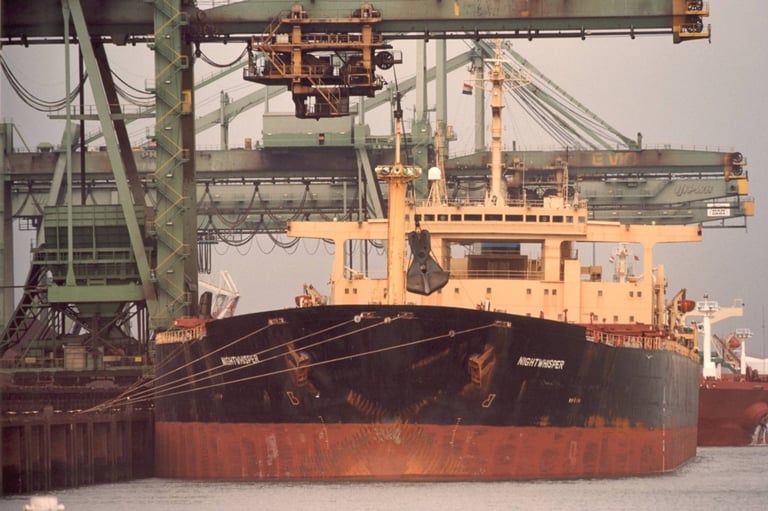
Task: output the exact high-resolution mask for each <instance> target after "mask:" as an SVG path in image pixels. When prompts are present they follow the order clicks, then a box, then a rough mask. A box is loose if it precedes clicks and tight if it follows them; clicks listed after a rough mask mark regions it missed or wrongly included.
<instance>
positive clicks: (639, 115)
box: [0, 0, 768, 357]
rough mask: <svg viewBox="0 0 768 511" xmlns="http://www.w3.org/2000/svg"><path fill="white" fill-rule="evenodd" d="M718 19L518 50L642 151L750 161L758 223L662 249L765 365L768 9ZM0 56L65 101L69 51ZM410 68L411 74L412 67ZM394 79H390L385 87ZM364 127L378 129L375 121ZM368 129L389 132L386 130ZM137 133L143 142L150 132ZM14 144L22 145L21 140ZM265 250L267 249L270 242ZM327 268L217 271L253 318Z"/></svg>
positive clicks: (454, 118) (727, 4)
mask: <svg viewBox="0 0 768 511" xmlns="http://www.w3.org/2000/svg"><path fill="white" fill-rule="evenodd" d="M710 10H711V15H710V17H709V18H708V19H707V22H708V23H710V24H711V25H712V42H711V44H710V43H708V42H706V41H693V42H686V43H683V44H678V45H675V44H673V43H672V38H671V36H654V37H640V38H637V39H634V40H631V39H630V38H628V37H623V38H618V37H617V38H592V39H590V38H588V39H587V40H586V41H581V40H578V39H563V40H534V41H527V40H520V41H513V46H514V49H515V50H516V51H517V52H519V53H521V54H522V55H523V56H524V57H525V58H526V59H527V60H529V61H530V62H532V63H533V64H534V65H535V66H536V67H537V68H539V70H541V71H542V72H543V73H544V74H546V75H547V76H549V77H550V78H551V79H553V80H554V81H555V82H556V83H557V84H558V85H559V86H560V87H562V88H564V89H565V90H567V91H568V92H569V93H570V94H571V95H572V96H574V97H575V98H576V99H578V100H579V101H580V102H581V103H583V104H585V105H586V106H587V107H588V108H590V109H591V110H592V111H594V112H595V113H596V114H598V115H599V116H600V117H602V118H603V119H604V120H606V121H607V122H608V123H610V124H611V125H613V126H614V127H615V128H617V129H618V130H619V131H621V132H622V133H624V134H626V135H628V136H632V137H634V135H635V134H636V133H637V132H642V133H643V137H644V138H643V140H644V144H645V145H648V146H654V145H666V144H669V145H671V146H672V147H689V148H693V147H698V148H705V147H706V148H709V149H713V148H720V149H723V150H730V149H734V150H738V151H740V152H742V153H743V154H744V155H745V156H746V158H747V162H748V165H747V170H748V172H749V177H750V195H752V196H754V197H755V199H756V213H755V217H753V218H751V219H750V220H749V222H748V228H747V230H746V231H745V230H744V229H708V230H705V233H704V242H703V243H700V244H689V245H679V246H661V247H658V248H657V249H656V261H657V262H662V263H664V264H665V266H666V268H667V276H668V279H669V284H670V285H669V290H668V291H669V292H670V293H673V292H674V291H676V290H677V289H679V288H681V287H685V288H687V289H688V296H689V298H693V299H701V297H702V296H703V294H704V293H707V292H708V293H709V294H710V296H711V297H712V298H713V299H715V300H718V301H719V302H720V304H721V305H729V304H730V303H731V301H732V300H733V299H735V298H742V299H743V300H744V302H745V304H746V308H745V310H744V317H743V318H741V319H737V320H729V321H727V322H723V323H720V324H717V325H715V327H714V329H713V330H714V332H715V333H718V334H725V333H727V332H729V331H731V330H733V329H735V328H741V327H746V328H750V329H751V330H752V331H753V332H754V334H755V335H754V337H753V339H752V341H750V344H748V349H747V351H748V353H750V354H751V355H755V356H761V357H764V356H765V354H766V351H768V346H767V344H768V341H766V333H765V325H764V323H765V315H766V314H768V310H767V309H768V299H766V288H768V271H767V269H766V261H767V260H768V258H767V257H766V252H768V241H766V240H768V222H767V221H766V219H767V218H768V209H767V207H766V204H768V177H767V176H766V173H765V171H764V168H765V167H766V165H768V143H766V136H768V102H767V101H766V100H765V98H764V95H765V92H766V86H765V80H766V74H767V73H768V72H767V71H766V66H767V65H768V49H767V47H766V45H765V42H764V41H761V40H759V39H758V37H759V34H761V33H762V30H761V29H762V28H763V25H764V23H765V20H766V19H768V2H765V1H764V0H742V1H739V2H732V1H725V0H711V2H710ZM407 44H413V43H407ZM204 50H205V51H206V52H210V54H211V55H215V56H219V57H220V59H219V60H221V61H226V60H231V58H233V57H234V56H236V55H237V54H238V53H239V51H240V48H235V47H234V46H233V45H229V46H228V47H220V48H211V49H208V48H204ZM2 51H3V54H4V56H5V58H6V59H7V60H8V61H9V62H10V64H11V66H12V68H13V69H14V71H15V72H16V73H17V75H18V77H19V79H20V80H21V81H22V82H23V83H24V84H25V85H26V86H27V87H28V88H29V89H31V90H32V91H33V92H35V93H36V94H37V95H38V96H41V97H44V98H48V99H58V98H60V97H62V96H63V95H64V77H63V67H62V60H63V49H62V48H61V47H59V46H47V47H37V48H35V47H32V48H19V47H4V48H3V49H2ZM108 51H109V53H110V55H111V56H112V59H111V64H112V66H113V69H114V70H115V71H116V72H117V73H118V74H119V75H120V76H121V77H123V78H125V79H127V80H129V81H130V82H131V83H132V84H133V85H135V86H141V85H142V84H143V83H144V80H145V79H147V78H150V77H151V73H152V69H153V63H152V54H151V52H150V51H149V50H148V49H147V48H146V46H136V47H126V48H110V49H109V50H108ZM429 51H430V52H431V51H432V50H429ZM449 53H450V52H449ZM405 58H406V61H407V60H408V59H409V58H413V57H412V52H406V55H405ZM73 62H74V53H73ZM403 68H404V69H407V62H406V63H404V65H403ZM208 73H210V68H207V67H206V66H204V65H203V64H202V63H199V64H198V65H197V67H196V75H197V76H198V77H201V76H203V75H206V74H208ZM460 74H461V73H460ZM408 76H410V73H408V72H407V70H403V71H398V78H399V79H403V78H406V77H408ZM391 77H392V75H391V71H390V74H389V75H388V76H387V78H388V79H390V78H391ZM458 80H459V81H460V80H461V77H459V78H458ZM253 87H254V85H253V84H251V83H249V82H243V81H242V80H241V79H240V77H239V75H238V74H237V73H235V75H233V76H232V77H231V79H230V80H228V81H227V89H228V91H229V93H230V96H232V97H233V98H237V97H240V96H243V95H245V94H247V93H248V92H250V91H251V90H253ZM219 88H221V86H213V87H209V88H208V89H206V90H204V91H202V92H200V93H199V94H198V97H197V103H198V107H199V110H198V115H201V114H203V113H206V112H207V111H210V110H211V109H213V108H215V107H216V105H217V101H218V92H219ZM455 93H456V96H457V97H456V98H451V99H449V120H448V122H449V124H454V125H455V126H456V127H457V129H459V134H460V136H461V137H462V138H461V139H460V140H459V141H458V142H457V143H456V144H455V145H454V148H453V149H454V150H461V149H462V148H463V147H465V146H466V149H467V150H469V149H470V148H471V147H472V139H471V133H470V132H469V131H468V130H467V129H466V128H461V120H462V119H463V118H464V116H465V114H466V112H465V111H464V110H463V108H464V106H463V105H464V104H463V103H462V102H461V99H460V98H461V95H460V90H459V87H458V86H457V87H456V91H455ZM1 99H2V101H1V102H0V117H2V118H6V119H7V118H13V120H14V121H15V122H16V123H17V124H18V125H19V129H20V130H21V133H22V135H23V137H24V139H25V140H26V142H27V143H28V144H29V145H30V147H33V146H35V145H37V143H39V142H43V141H45V142H53V143H58V142H59V141H60V139H61V129H62V128H61V123H57V122H53V121H49V120H47V119H46V118H45V116H42V115H39V114H37V113H35V112H33V111H31V110H29V109H28V108H26V107H25V106H24V105H23V104H21V102H20V100H18V98H16V97H15V96H14V95H13V93H12V91H10V90H9V87H8V84H7V83H6V82H5V80H4V79H3V82H2V96H1ZM404 107H405V108H410V107H411V103H407V102H406V104H405V105H404ZM271 109H272V111H277V110H283V111H286V110H289V109H291V104H290V102H289V101H282V102H281V103H280V104H273V105H272V107H271ZM260 115H261V109H254V110H252V111H250V112H247V113H245V114H242V115H240V116H239V117H238V118H237V119H236V120H235V121H234V122H233V123H232V126H231V132H230V144H231V145H233V146H234V145H242V140H243V139H244V138H245V137H250V138H253V139H259V138H260V125H261V123H260ZM368 120H369V124H371V123H373V122H374V121H375V120H376V118H369V119H368ZM511 124H514V127H515V128H512V127H510V128H509V129H510V131H511V133H509V134H505V136H509V137H514V138H515V139H518V138H519V139H520V140H524V133H519V132H514V130H515V129H517V130H521V131H524V130H525V126H526V124H525V121H524V120H520V122H514V123H511ZM94 127H95V126H94ZM88 129H92V128H88ZM372 129H373V130H374V132H377V133H381V132H385V131H386V130H388V123H387V121H385V122H382V123H381V124H380V125H376V126H373V128H372ZM129 131H130V132H132V133H134V135H135V136H136V137H138V138H139V139H140V137H141V131H142V128H139V129H138V130H136V129H134V128H129ZM218 140H219V134H218V129H217V128H216V129H212V130H209V131H208V132H206V133H204V134H203V135H202V136H201V137H200V138H199V141H198V144H199V145H203V146H205V145H217V144H218ZM16 142H17V143H16V145H17V146H20V145H21V143H20V141H19V140H18V139H17V141H16ZM24 243H25V240H24V239H20V244H21V245H22V248H26V245H24ZM262 245H263V248H264V249H268V248H269V243H264V244H262ZM315 251H316V252H315ZM22 252H23V251H22ZM313 252H315V253H314V254H313V255H311V256H307V254H312V253H313ZM302 254H303V255H302ZM27 261H28V255H26V254H23V255H21V256H20V262H19V263H18V264H19V265H20V266H22V268H20V269H19V271H17V273H20V274H22V275H26V264H27ZM328 263H329V257H328V256H327V253H326V250H325V248H324V247H322V246H320V247H319V248H318V247H317V245H316V244H315V242H307V243H305V244H302V245H300V248H299V249H298V251H297V253H296V254H294V255H291V256H287V255H286V254H285V252H283V251H282V250H280V249H276V250H275V251H274V252H272V254H270V255H268V256H267V255H264V254H262V251H261V250H260V249H259V247H257V246H252V247H250V249H249V252H248V254H247V255H245V256H240V255H238V254H237V252H236V251H235V249H233V248H230V249H229V250H228V251H226V254H225V255H224V256H222V257H218V258H217V260H216V269H227V270H229V271H230V272H232V273H233V275H234V276H235V278H236V280H237V282H238V284H239V285H240V291H241V293H242V295H243V298H242V300H241V305H240V308H239V310H240V312H251V311H254V310H262V309H266V308H279V307H289V306H292V304H293V296H294V295H296V294H299V293H300V290H301V285H302V283H303V282H312V283H314V284H315V285H316V286H317V287H319V288H323V287H325V285H326V281H327V277H328V271H329V265H328Z"/></svg>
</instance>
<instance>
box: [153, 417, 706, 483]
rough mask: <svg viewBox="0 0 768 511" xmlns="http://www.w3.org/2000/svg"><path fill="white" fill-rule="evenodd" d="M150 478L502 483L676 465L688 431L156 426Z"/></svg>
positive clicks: (689, 440)
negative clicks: (470, 481)
mask: <svg viewBox="0 0 768 511" xmlns="http://www.w3.org/2000/svg"><path fill="white" fill-rule="evenodd" d="M155 438H156V449H155V456H156V460H155V475H156V476H157V477H167V478H182V479H209V480H211V479H216V480H252V481H258V480H331V479H342V480H356V479H358V480H381V481H387V480H404V479H405V480H408V479H412V480H510V479H542V478H546V479H557V478H583V477H620V476H628V475H637V474H654V473H661V472H667V471H671V470H674V469H676V468H678V467H679V466H681V465H683V464H684V463H685V462H686V461H688V460H689V459H691V458H692V457H694V456H695V454H696V428H695V427H687V428H677V429H665V430H647V429H638V428H635V429H627V428H606V427H595V428H554V427H547V428H539V427H515V428H505V427H489V426H463V425H461V426H435V425H419V424H396V423H394V424H354V425H348V424H347V425H345V424H244V423H228V424H223V423H201V422H191V423H179V422H162V423H156V425H155Z"/></svg>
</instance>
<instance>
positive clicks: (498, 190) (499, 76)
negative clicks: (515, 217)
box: [486, 39, 507, 205]
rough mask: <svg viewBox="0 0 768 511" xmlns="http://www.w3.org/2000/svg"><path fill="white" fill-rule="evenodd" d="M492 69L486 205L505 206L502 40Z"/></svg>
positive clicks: (497, 41) (497, 42)
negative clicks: (488, 176) (489, 167)
mask: <svg viewBox="0 0 768 511" xmlns="http://www.w3.org/2000/svg"><path fill="white" fill-rule="evenodd" d="M490 61H491V62H493V68H492V69H491V74H490V78H489V80H490V82H491V189H490V190H489V193H488V196H487V197H486V204H490V205H496V203H497V202H498V203H500V204H504V202H505V201H506V198H507V191H506V187H505V186H504V185H503V184H502V171H503V164H502V162H501V109H502V108H504V101H503V100H502V92H503V91H502V87H503V85H504V70H503V69H502V68H501V63H502V59H501V40H500V39H499V40H496V58H495V59H490Z"/></svg>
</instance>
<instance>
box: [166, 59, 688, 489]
mask: <svg viewBox="0 0 768 511" xmlns="http://www.w3.org/2000/svg"><path fill="white" fill-rule="evenodd" d="M507 78H508V77H507V76H505V75H504V72H503V71H502V70H501V67H500V66H499V65H498V64H497V65H496V66H495V67H494V69H493V71H492V73H491V76H490V81H491V83H492V85H493V92H492V96H491V97H492V100H491V101H492V105H491V106H492V111H493V119H492V149H491V154H490V163H491V165H490V168H491V176H490V186H489V187H488V193H487V196H486V197H485V199H484V200H482V201H479V202H473V201H472V200H470V199H469V198H466V197H464V198H463V197H459V196H456V197H454V198H451V199H449V198H447V197H446V195H445V193H444V191H443V190H444V188H443V187H444V185H445V180H444V176H442V175H441V173H440V171H439V166H436V167H435V168H433V169H430V171H429V176H428V177H429V183H430V193H429V194H428V197H427V199H426V200H424V201H416V200H414V199H412V198H408V197H406V191H407V184H408V182H409V181H410V180H411V179H413V178H415V177H416V176H417V175H418V174H419V173H420V169H418V168H415V167H411V166H407V165H403V164H401V163H400V154H399V144H396V146H395V147H396V150H395V163H394V164H393V165H391V166H381V167H378V168H377V169H376V170H377V174H378V175H379V177H380V178H381V179H382V180H385V181H386V186H387V188H388V197H389V201H388V208H389V213H388V221H386V220H370V221H365V222H325V223H314V222H295V223H292V224H291V225H290V229H289V234H291V235H292V236H297V237H305V238H306V237H310V238H323V239H328V240H332V241H333V242H334V245H335V249H336V253H335V256H334V262H333V269H332V273H331V289H330V295H329V296H328V297H323V296H321V295H320V294H319V293H318V292H317V291H316V290H315V289H314V288H313V287H312V286H305V289H306V293H305V294H303V295H301V296H299V297H297V305H298V306H297V307H295V308H286V309H281V310H274V311H269V312H259V313H254V314H246V315H242V316H234V317H230V318H226V319H219V320H214V321H208V322H200V323H198V324H196V323H195V322H194V321H192V322H186V324H187V328H179V329H174V330H169V331H166V332H162V333H159V334H158V335H157V338H156V357H157V360H156V372H157V379H156V380H155V386H154V392H155V411H156V423H155V428H156V429H155V433H156V445H155V455H156V465H155V474H156V476H158V477H169V478H194V479H227V480H340V479H343V480H404V479H405V480H510V479H533V478H581V477H616V476H629V475H638V474H655V473H663V472H667V471H671V470H674V469H676V468H677V467H680V466H681V465H683V464H685V463H686V462H687V461H688V460H690V459H691V458H692V457H694V456H695V454H696V428H697V418H698V381H699V364H698V353H697V351H696V350H695V346H694V337H693V334H692V333H691V332H690V329H687V330H686V329H685V328H684V326H681V325H682V324H683V322H682V321H680V319H681V318H682V317H683V313H684V312H685V310H684V309H685V303H687V301H686V300H684V292H681V293H677V294H676V295H675V296H674V298H672V299H670V300H667V298H666V296H665V289H666V279H665V275H664V268H663V266H662V265H655V264H654V262H653V247H654V244H656V243H660V242H689V241H699V240H700V238H701V232H700V229H699V228H698V227H697V226H662V225H621V224H619V223H614V222H596V221H592V220H590V219H589V212H588V209H587V205H586V204H585V203H583V202H582V201H579V200H578V198H576V197H573V196H572V193H571V187H570V186H569V183H568V172H567V162H555V163H554V164H553V167H552V169H551V172H550V173H549V175H548V179H550V181H551V182H553V183H556V184H557V186H558V187H559V188H558V189H559V190H560V192H559V193H556V194H553V195H551V196H544V197H536V198H535V199H530V198H528V197H526V193H525V192H524V187H522V186H520V180H521V179H524V178H523V176H522V175H523V173H524V172H525V169H524V166H523V165H522V164H521V166H520V168H514V169H506V175H504V174H503V172H502V168H501V167H502V165H501V157H500V155H501V119H500V110H501V107H502V105H501V101H502V100H501V96H502V94H501V87H502V84H503V82H504V80H505V79H507ZM401 115H402V113H401V112H400V110H399V108H398V109H397V110H396V115H395V118H396V120H397V122H396V130H395V135H396V139H398V140H399V136H400V129H401V127H400V117H401ZM406 240H407V241H408V243H409V245H410V251H408V250H406ZM597 244H610V246H611V247H614V248H615V251H614V253H613V255H612V256H611V257H612V258H613V259H614V260H613V265H614V266H613V271H610V272H606V275H603V272H602V267H601V266H600V265H598V264H596V263H595V261H594V258H593V259H592V260H591V261H589V258H590V254H591V253H592V251H593V245H597ZM366 247H386V258H384V260H383V261H382V268H375V267H374V266H375V264H373V262H372V261H370V260H369V258H368V254H369V252H368V251H367V250H366ZM638 247H639V249H638ZM353 250H357V252H353ZM407 254H410V256H408V257H407ZM636 263H637V265H638V266H639V267H641V271H640V272H634V271H633V270H632V268H631V267H632V266H633V265H634V264H636ZM384 269H386V276H384V275H381V276H380V277H381V278H377V277H379V276H378V275H377V274H376V271H377V270H378V271H383V270H384Z"/></svg>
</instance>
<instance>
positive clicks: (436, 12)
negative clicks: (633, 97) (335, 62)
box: [0, 0, 709, 44]
mask: <svg viewBox="0 0 768 511" xmlns="http://www.w3.org/2000/svg"><path fill="white" fill-rule="evenodd" d="M82 2H83V6H84V10H85V11H86V12H87V13H88V24H89V27H90V32H91V35H92V36H94V37H100V38H107V39H109V40H111V41H113V42H115V43H116V44H126V43H130V42H136V41H142V40H151V39H152V37H153V34H154V32H155V25H154V20H155V18H154V9H153V7H152V2H151V1H145V0H130V1H128V0H124V1H120V2H104V1H103V0H82ZM190 3H191V2H190ZM293 3H294V2H293V1H292V0H251V1H244V2H234V3H231V4H228V5H223V6H219V7H215V8H212V9H207V10H202V9H197V8H190V18H189V21H190V26H189V32H188V33H189V37H190V40H195V41H206V40H219V41H221V40H234V39H237V38H242V39H243V40H244V39H245V38H246V37H249V36H250V35H252V34H259V33H262V32H264V31H265V30H266V29H267V27H268V26H269V24H270V22H271V21H272V20H273V19H274V18H275V17H276V16H278V15H281V14H283V15H284V14H285V13H287V12H288V10H289V9H290V8H291V6H292V5H293ZM301 3H302V4H303V7H304V9H305V10H306V12H307V13H308V17H310V18H315V19H323V18H327V19H338V18H348V17H349V16H350V15H351V14H352V13H353V12H354V11H355V10H357V9H360V7H361V5H362V4H363V3H364V2H363V1H360V0H307V1H304V2H301ZM369 3H370V4H372V5H373V6H374V8H375V9H377V10H379V11H380V12H381V13H382V17H383V21H382V22H381V23H380V24H377V30H378V31H379V32H380V33H382V34H384V35H385V36H386V37H387V38H388V39H390V40H393V39H405V38H424V39H428V38H433V39H437V38H447V37H457V38H462V39H463V38H467V37H468V36H469V37H470V38H474V37H477V38H480V37H486V38H493V37H509V38H512V37H520V38H523V37H525V38H537V37H589V36H593V35H616V34H627V35H632V36H634V35H639V34H644V33H652V34H671V35H672V36H673V40H674V41H675V42H680V41H683V40H686V39H692V38H702V37H708V36H709V29H708V28H707V27H706V26H704V24H703V22H702V18H705V17H706V16H708V15H709V12H708V3H707V2H701V5H702V7H701V10H699V11H693V12H691V11H688V9H687V8H688V2H687V1H686V0H644V1H642V2H628V1H626V0H580V1H563V0H509V1H500V0H453V1H450V0H424V1H413V0H377V1H374V2H369ZM0 8H1V9H2V12H0V18H2V31H1V32H0V33H2V42H3V43H4V44H30V43H35V42H58V41H60V40H61V37H62V36H63V31H62V26H61V12H60V10H59V8H58V4H57V3H56V2H30V1H29V0H5V1H4V2H2V5H0ZM317 29H318V31H322V30H324V27H323V25H322V24H318V25H317Z"/></svg>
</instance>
